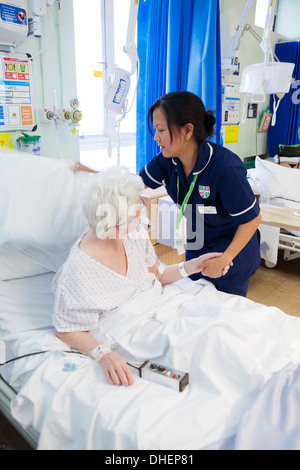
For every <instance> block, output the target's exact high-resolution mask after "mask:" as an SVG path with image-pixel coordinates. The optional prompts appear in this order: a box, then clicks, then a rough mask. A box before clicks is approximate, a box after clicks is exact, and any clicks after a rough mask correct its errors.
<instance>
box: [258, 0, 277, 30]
mask: <svg viewBox="0 0 300 470" xmlns="http://www.w3.org/2000/svg"><path fill="white" fill-rule="evenodd" d="M269 4H270V0H256V10H255V20H254V24H255V26H259V27H260V28H264V27H265V25H266V19H267V14H268V9H269ZM277 8H278V4H277ZM277 8H276V9H277ZM275 15H276V13H275ZM273 30H274V24H273V26H272V31H273Z"/></svg>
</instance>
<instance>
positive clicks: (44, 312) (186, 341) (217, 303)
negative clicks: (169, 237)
mask: <svg viewBox="0 0 300 470" xmlns="http://www.w3.org/2000/svg"><path fill="white" fill-rule="evenodd" d="M52 277H53V275H52V274H43V275H40V276H34V277H30V278H23V279H16V280H10V281H2V282H0V305H1V307H0V333H1V337H0V339H1V340H2V341H4V342H5V343H6V346H7V350H6V353H7V354H6V356H7V357H6V359H10V358H12V357H16V356H20V355H22V354H28V353H30V352H36V351H41V350H55V351H53V352H47V353H45V354H43V355H38V356H32V357H28V358H24V359H21V360H19V361H16V362H15V363H11V364H9V365H7V366H4V367H2V374H3V376H4V377H5V379H6V380H7V381H9V382H10V383H11V385H13V386H14V387H15V388H16V389H17V390H18V392H19V393H18V396H17V397H16V398H15V399H14V400H13V402H12V406H11V410H12V415H13V416H14V418H15V419H17V421H18V422H20V423H21V424H22V426H24V427H26V426H32V427H33V428H34V429H36V430H37V431H38V432H39V433H40V440H39V445H38V448H39V449H105V450H119V449H121V450H132V449H134V450H138V449H148V450H166V449H169V450H172V449H174V450H187V449H189V450H194V449H203V448H233V446H234V443H235V438H236V435H237V432H238V429H239V423H240V422H241V419H242V418H243V416H244V415H245V413H246V412H247V411H248V410H249V409H250V408H251V406H253V404H254V403H255V400H256V399H258V397H259V394H260V392H262V391H263V390H264V387H265V386H266V384H268V381H269V379H270V378H272V376H273V375H274V374H276V373H277V372H279V371H280V370H282V369H283V368H284V367H285V366H286V365H287V364H294V363H297V361H298V360H299V338H300V320H299V319H297V318H294V317H290V316H287V315H285V314H284V313H282V312H281V311H280V310H278V309H276V308H271V307H264V306H262V305H259V304H256V303H253V302H251V301H250V300H247V299H244V298H242V297H238V296H232V295H228V294H224V293H221V292H218V291H216V290H215V288H214V286H213V285H212V284H211V283H209V282H207V281H203V280H202V281H198V282H196V283H193V282H192V281H189V280H182V281H180V282H178V283H177V284H176V285H173V286H168V287H167V288H165V289H164V295H163V298H162V299H161V298H160V300H159V297H160V296H161V294H160V293H159V286H158V285H156V286H155V287H154V291H153V292H152V293H151V294H150V293H148V294H147V295H149V296H150V298H153V302H152V303H151V306H150V307H149V308H143V306H144V305H145V304H146V302H145V300H146V297H145V293H144V294H143V295H142V296H139V297H137V298H136V299H135V300H134V301H131V302H130V303H128V304H127V305H125V306H124V308H122V309H120V311H119V312H116V314H115V316H114V319H115V320H116V321H118V325H122V334H120V331H121V330H120V329H119V328H118V329H116V330H115V333H112V329H110V328H108V324H109V323H110V321H111V320H110V319H108V320H107V324H106V327H105V328H106V333H107V338H108V337H110V338H111V340H112V342H113V341H115V340H116V336H118V338H117V340H118V341H120V343H122V347H123V348H125V349H128V351H127V353H125V354H129V357H130V355H131V354H134V355H136V354H140V355H141V356H142V355H143V354H145V355H147V354H148V353H149V351H148V347H149V345H150V349H151V348H152V347H154V350H155V351H156V352H157V353H158V354H162V355H161V357H160V359H159V360H158V362H161V363H164V364H167V365H169V366H174V367H176V368H179V369H181V370H185V371H188V372H189V373H190V385H189V386H188V387H187V388H186V390H185V391H184V392H182V393H179V392H176V391H174V390H172V389H169V388H167V387H164V386H162V385H158V384H154V383H151V382H149V381H146V380H144V379H142V378H139V377H135V383H134V386H132V387H129V388H124V387H118V386H113V385H109V384H108V383H107V382H106V381H105V378H104V374H103V373H102V370H101V367H100V366H99V365H98V364H97V363H95V362H93V361H92V360H91V359H89V358H86V357H83V356H81V355H77V354H75V353H71V354H68V353H64V352H63V351H64V350H66V349H67V348H66V346H65V345H64V344H63V343H62V342H61V341H60V340H58V339H57V338H56V336H55V334H54V331H53V329H52V327H51V313H52V305H53V297H52V294H51V290H50V284H51V280H52ZM155 305H159V306H160V308H158V309H157V308H155ZM128 308H130V309H134V310H135V312H136V316H135V318H134V320H133V321H132V322H130V324H129V323H128V324H127V323H126V321H124V319H125V315H126V312H127V310H128ZM155 312H156V314H155ZM153 314H154V317H153ZM149 318H152V320H151V321H149ZM146 319H148V320H146ZM150 330H151V331H150ZM136 332H138V333H139V337H140V338H141V340H138V339H137V335H136ZM74 367H75V370H73V369H74ZM296 405H297V404H295V406H296Z"/></svg>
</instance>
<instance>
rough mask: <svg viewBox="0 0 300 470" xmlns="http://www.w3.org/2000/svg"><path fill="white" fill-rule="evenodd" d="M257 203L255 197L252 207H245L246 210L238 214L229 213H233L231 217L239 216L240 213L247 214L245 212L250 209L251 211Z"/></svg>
mask: <svg viewBox="0 0 300 470" xmlns="http://www.w3.org/2000/svg"><path fill="white" fill-rule="evenodd" d="M255 204H256V199H254V202H253V204H252V205H251V206H250V207H248V209H245V210H244V211H242V212H239V213H238V214H229V215H231V217H237V216H238V215H242V214H245V212H248V211H250V209H252V207H254V206H255Z"/></svg>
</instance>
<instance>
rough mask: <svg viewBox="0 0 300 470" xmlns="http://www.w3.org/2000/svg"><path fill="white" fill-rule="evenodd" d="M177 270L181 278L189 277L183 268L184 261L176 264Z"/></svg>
mask: <svg viewBox="0 0 300 470" xmlns="http://www.w3.org/2000/svg"><path fill="white" fill-rule="evenodd" d="M178 269H179V272H180V275H181V276H182V277H188V276H189V274H188V273H187V272H186V270H185V268H184V261H183V262H182V263H179V264H178Z"/></svg>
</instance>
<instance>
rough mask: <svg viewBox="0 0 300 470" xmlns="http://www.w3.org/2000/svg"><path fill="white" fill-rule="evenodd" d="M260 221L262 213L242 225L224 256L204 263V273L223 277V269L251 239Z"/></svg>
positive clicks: (208, 275)
mask: <svg viewBox="0 0 300 470" xmlns="http://www.w3.org/2000/svg"><path fill="white" fill-rule="evenodd" d="M260 222H261V214H260V213H259V215H258V216H257V217H255V219H252V220H251V221H250V222H247V223H246V224H242V225H240V226H239V227H238V229H237V231H236V234H235V236H234V237H233V240H232V242H231V243H230V245H229V246H228V248H227V249H226V250H225V251H224V253H223V254H222V256H220V257H219V258H215V259H210V260H208V261H206V262H205V263H204V265H203V267H204V269H203V270H202V274H203V275H205V276H207V277H211V278H217V277H221V276H222V271H223V269H224V268H225V267H226V266H228V265H229V264H230V263H231V262H233V263H234V258H235V257H236V256H237V255H238V254H239V253H240V251H242V249H243V248H244V247H245V246H246V245H247V243H248V242H249V241H250V240H251V238H252V237H253V235H254V234H255V232H256V230H257V228H258V226H259V224H260Z"/></svg>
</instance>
